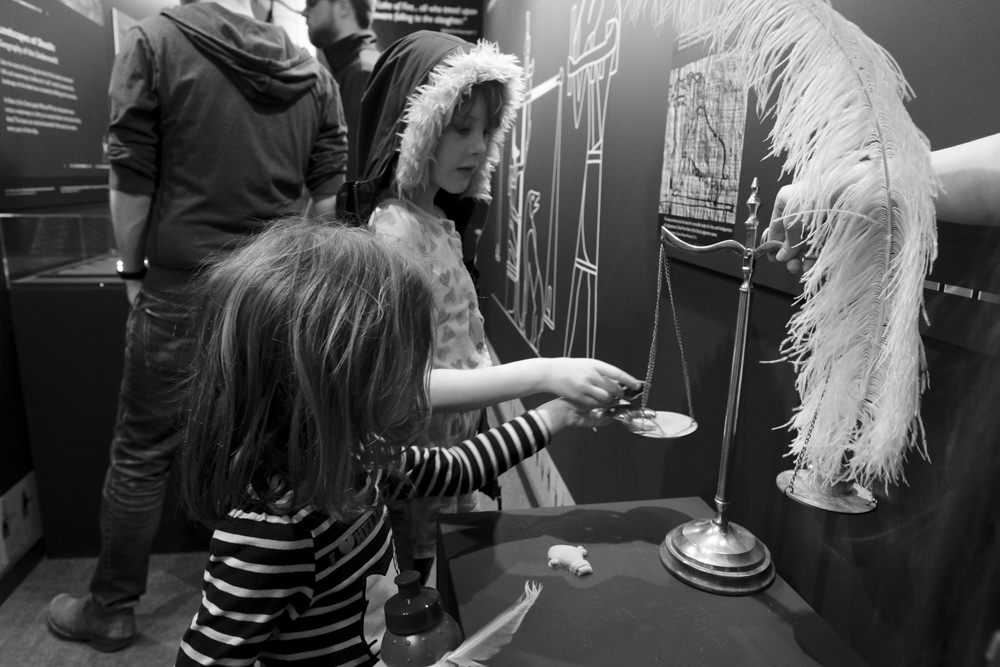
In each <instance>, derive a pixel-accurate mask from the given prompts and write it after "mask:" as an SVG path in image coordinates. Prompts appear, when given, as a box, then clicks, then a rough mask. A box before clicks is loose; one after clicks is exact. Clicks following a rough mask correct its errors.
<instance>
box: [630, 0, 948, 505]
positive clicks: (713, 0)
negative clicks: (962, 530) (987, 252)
mask: <svg viewBox="0 0 1000 667" xmlns="http://www.w3.org/2000/svg"><path fill="white" fill-rule="evenodd" d="M625 8H626V14H628V15H629V16H630V18H631V19H632V20H633V21H638V20H639V19H640V18H641V17H644V16H647V15H648V18H649V19H650V20H651V21H652V22H653V24H654V25H663V24H670V25H671V26H672V27H673V29H674V30H676V31H677V33H678V35H679V37H678V40H679V42H680V44H681V46H682V47H683V46H684V45H685V44H691V43H694V42H706V43H708V44H709V45H710V46H711V47H712V49H713V50H714V51H716V52H726V53H732V54H734V55H735V56H736V58H735V59H736V60H737V61H738V62H740V63H741V64H742V66H743V68H744V73H745V76H746V82H747V86H748V87H750V88H753V89H754V90H755V92H756V93H757V104H758V113H759V114H761V115H762V116H765V117H768V116H769V117H770V118H772V119H773V121H774V126H773V129H772V130H771V132H770V135H769V139H770V142H771V146H770V154H771V155H773V156H775V157H777V156H781V155H783V156H784V163H783V172H785V173H791V174H792V175H793V177H794V181H795V182H796V183H798V184H799V185H800V187H799V188H798V190H797V193H798V195H797V198H796V200H795V201H790V202H789V210H793V211H803V212H809V213H804V214H803V217H804V219H805V222H804V238H805V242H806V248H807V250H806V251H805V253H806V254H808V255H809V256H815V257H816V261H815V264H814V265H813V267H812V269H811V270H810V271H808V272H807V273H806V274H805V275H804V276H803V290H802V294H801V295H800V296H799V297H798V301H797V305H798V309H797V311H796V312H795V314H794V315H793V316H792V318H791V319H790V320H789V323H788V329H787V336H786V338H785V340H784V341H783V343H782V347H781V351H782V353H783V356H784V357H785V358H786V359H787V360H789V361H790V362H791V364H792V365H793V368H794V369H795V371H796V390H797V391H798V394H799V406H798V407H797V408H796V409H795V411H794V413H793V415H792V417H791V419H790V421H789V422H788V424H787V426H788V427H789V429H790V430H792V431H793V432H794V433H795V435H794V439H793V442H792V443H791V445H790V448H789V454H790V455H793V456H794V457H795V459H796V466H797V467H803V466H811V467H812V468H813V470H814V472H815V473H816V474H817V475H818V476H819V477H820V478H821V479H824V480H827V481H829V482H837V481H842V480H846V479H854V480H856V481H858V482H859V483H861V484H863V485H865V486H868V485H870V484H871V483H873V482H875V481H880V482H882V483H884V484H889V483H896V482H898V481H900V479H903V481H905V478H903V472H902V471H903V462H904V461H905V459H906V455H907V453H908V452H909V451H911V450H912V449H914V448H916V449H917V450H918V451H919V452H920V454H921V455H922V456H924V457H926V455H927V453H926V443H925V440H924V431H923V424H922V422H921V419H920V397H921V395H922V393H923V390H924V389H925V387H926V385H927V370H926V361H925V358H924V351H923V344H922V342H921V340H920V334H919V324H920V318H921V316H926V315H925V312H924V306H923V280H924V276H926V275H927V273H928V272H929V271H930V267H931V265H932V263H933V261H934V258H935V256H936V253H937V237H936V230H935V219H934V204H933V197H934V195H935V194H936V193H937V190H938V187H939V184H938V182H937V179H936V177H935V176H934V174H933V171H932V170H931V166H930V146H929V144H928V142H927V139H926V137H924V135H923V134H922V133H921V132H920V131H919V129H917V127H916V126H915V125H914V123H913V121H912V120H911V119H910V117H909V114H908V113H907V111H906V108H905V102H906V101H907V100H908V99H909V98H910V96H911V94H912V93H911V90H910V88H909V86H908V84H907V83H906V80H905V78H904V77H903V74H902V72H901V71H900V69H899V67H898V65H897V64H896V62H895V61H894V60H893V58H892V56H891V55H890V54H889V53H888V52H887V51H885V49H883V48H882V47H881V46H879V45H878V44H876V43H875V42H874V41H872V40H871V39H870V38H868V37H867V36H866V35H865V34H864V33H863V32H862V31H861V30H860V29H859V28H858V27H857V26H856V25H854V24H853V23H851V22H850V21H848V20H847V19H845V18H844V17H843V16H841V15H840V14H838V13H837V12H836V11H835V10H833V9H832V8H831V7H830V5H829V3H828V2H826V1H824V0H625ZM862 161H864V162H866V163H867V164H866V166H867V167H868V168H866V169H863V170H861V171H860V172H859V170H858V169H857V167H858V165H859V164H860V163H861V162H862ZM859 174H860V175H859ZM845 183H846V184H848V185H847V187H844V184H845Z"/></svg>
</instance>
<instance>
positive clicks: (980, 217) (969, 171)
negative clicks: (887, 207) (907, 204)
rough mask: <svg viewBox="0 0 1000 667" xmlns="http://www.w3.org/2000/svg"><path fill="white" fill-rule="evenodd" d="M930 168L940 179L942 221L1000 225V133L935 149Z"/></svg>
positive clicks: (937, 208)
mask: <svg viewBox="0 0 1000 667" xmlns="http://www.w3.org/2000/svg"><path fill="white" fill-rule="evenodd" d="M931 167H933V169H934V173H935V174H937V177H938V178H939V179H940V180H941V192H940V193H939V194H938V196H937V198H936V199H935V200H934V208H935V211H936V213H937V217H938V219H939V220H943V221H945V222H954V223H959V224H963V225H983V226H989V227H996V226H1000V134H993V135H990V136H987V137H981V138H979V139H975V140H973V141H969V142H966V143H964V144H959V145H957V146H951V147H949V148H942V149H939V150H936V151H934V152H932V153H931Z"/></svg>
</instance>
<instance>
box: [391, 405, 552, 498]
mask: <svg viewBox="0 0 1000 667" xmlns="http://www.w3.org/2000/svg"><path fill="white" fill-rule="evenodd" d="M550 439H551V434H550V432H549V429H548V427H547V426H546V424H545V422H544V420H543V419H542V418H541V417H540V416H539V414H538V413H537V412H536V411H534V410H530V411H528V412H526V413H524V414H522V415H520V416H519V417H516V418H514V419H512V420H510V421H509V422H506V423H504V424H501V425H500V426H498V427H496V428H493V429H490V430H489V431H486V432H485V433H480V434H479V435H477V436H475V437H474V438H471V439H469V440H465V441H463V442H461V443H459V444H457V445H455V446H453V447H416V446H414V447H409V448H407V449H406V450H404V451H403V472H404V473H405V475H406V477H407V478H408V480H409V481H410V484H402V485H399V484H397V485H394V488H393V489H392V490H391V491H390V494H389V495H390V497H393V498H404V497H410V498H413V497H421V496H454V495H458V494H462V493H470V492H472V491H474V490H475V489H478V488H480V487H482V486H483V485H485V484H486V483H488V482H490V481H492V480H493V479H496V478H497V477H498V476H499V475H500V474H501V473H502V472H504V471H506V470H508V469H509V468H511V467H513V466H515V465H517V464H518V463H520V462H521V461H523V460H524V459H526V458H528V457H529V456H531V455H533V454H535V453H536V452H537V451H539V450H540V449H542V448H543V447H545V446H546V445H547V444H548V443H549V440H550Z"/></svg>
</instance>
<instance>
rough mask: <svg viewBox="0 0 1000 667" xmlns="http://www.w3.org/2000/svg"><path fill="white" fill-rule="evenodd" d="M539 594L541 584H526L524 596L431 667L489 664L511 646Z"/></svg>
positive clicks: (529, 582)
mask: <svg viewBox="0 0 1000 667" xmlns="http://www.w3.org/2000/svg"><path fill="white" fill-rule="evenodd" d="M541 592H542V585H541V584H539V583H536V582H533V581H526V582H525V583H524V592H523V593H521V597H519V598H518V599H517V602H515V603H514V604H513V605H511V606H510V607H508V608H507V609H505V610H504V611H503V613H501V614H500V615H499V616H497V617H496V618H494V619H493V620H492V621H490V622H489V623H487V624H486V625H485V626H483V627H482V628H480V629H479V630H478V631H477V632H475V633H473V634H472V636H470V637H469V638H467V639H466V640H465V641H464V642H462V643H461V644H460V645H459V647H458V648H456V649H455V650H454V651H449V652H448V653H445V654H444V655H443V656H441V659H440V660H438V661H437V662H436V663H434V667H482V662H481V661H482V660H489V659H490V658H491V657H493V656H494V655H496V653H497V651H499V650H500V649H501V648H503V647H504V646H506V645H507V644H508V643H509V642H510V640H511V638H512V637H513V636H514V633H515V632H517V629H518V628H519V627H521V621H523V620H524V615H525V614H527V613H528V610H529V609H531V606H532V605H533V604H535V600H537V599H538V594H539V593H541Z"/></svg>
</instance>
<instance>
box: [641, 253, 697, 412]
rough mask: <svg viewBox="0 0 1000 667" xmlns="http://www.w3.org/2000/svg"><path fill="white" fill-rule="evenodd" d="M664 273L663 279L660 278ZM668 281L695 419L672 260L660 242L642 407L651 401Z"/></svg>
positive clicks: (671, 307) (683, 371)
mask: <svg viewBox="0 0 1000 667" xmlns="http://www.w3.org/2000/svg"><path fill="white" fill-rule="evenodd" d="M661 273H662V275H663V279H662V280H661V279H660V274H661ZM664 282H666V283H667V297H668V298H669V299H670V313H671V315H672V317H673V322H674V335H675V336H676V337H677V347H678V349H679V350H680V355H681V373H682V374H683V376H684V392H685V395H686V397H687V404H688V416H689V417H691V419H694V403H693V401H692V400H691V376H690V373H689V372H688V364H687V355H686V354H684V339H683V338H682V337H681V327H680V322H679V321H678V319H677V304H676V302H675V301H674V287H673V284H672V282H671V280H670V262H669V260H668V259H667V255H666V251H665V250H664V247H663V244H662V243H661V244H660V257H659V260H658V266H657V269H656V309H655V310H654V311H653V340H652V342H651V343H650V345H649V364H648V366H647V367H646V386H645V388H644V389H643V392H642V404H641V406H640V407H641V408H642V409H643V410H645V409H646V405H647V403H648V402H649V394H650V388H651V387H652V385H653V369H654V367H655V365H656V348H657V341H658V340H659V331H660V303H661V299H662V294H663V291H662V290H663V283H664Z"/></svg>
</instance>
